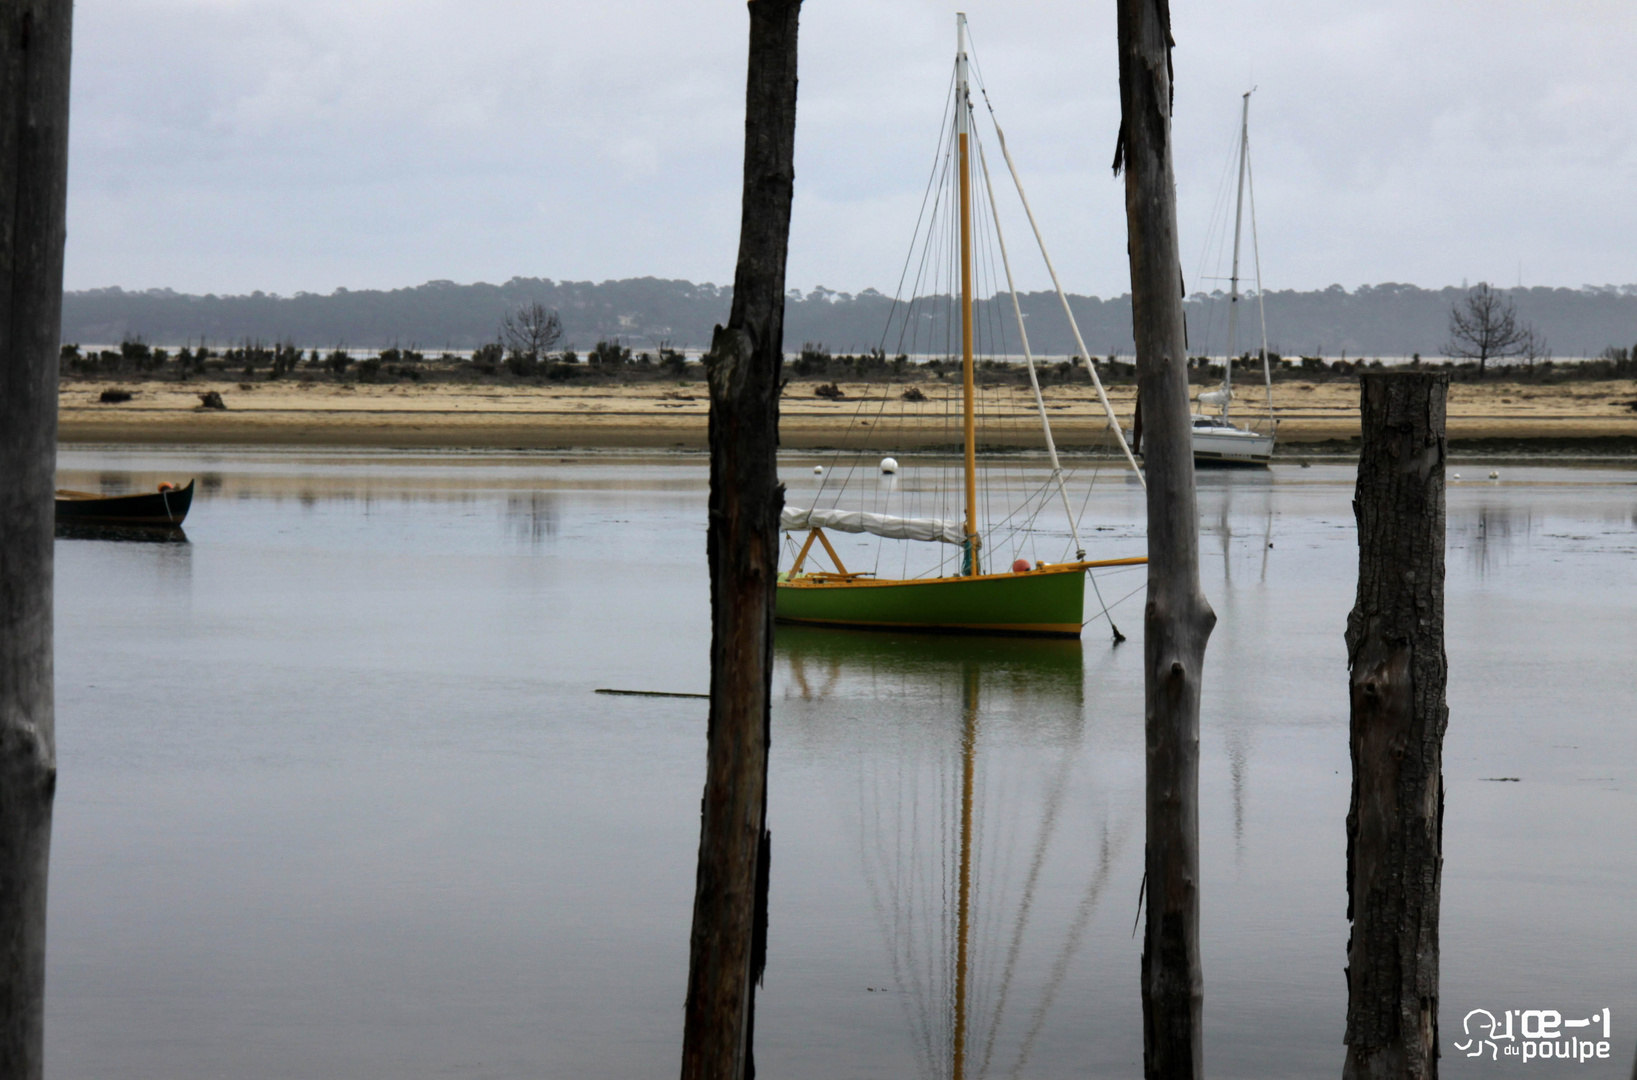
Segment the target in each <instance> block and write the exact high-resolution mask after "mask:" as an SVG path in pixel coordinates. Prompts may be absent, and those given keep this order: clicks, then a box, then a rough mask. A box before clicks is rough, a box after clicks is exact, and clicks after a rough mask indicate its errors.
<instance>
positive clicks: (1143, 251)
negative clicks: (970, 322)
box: [1114, 0, 1216, 1080]
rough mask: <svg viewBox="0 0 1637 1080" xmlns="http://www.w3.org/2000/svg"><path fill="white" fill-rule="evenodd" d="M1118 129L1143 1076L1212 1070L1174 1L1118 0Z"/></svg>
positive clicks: (1203, 617) (1159, 1078)
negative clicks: (1140, 557)
mask: <svg viewBox="0 0 1637 1080" xmlns="http://www.w3.org/2000/svg"><path fill="white" fill-rule="evenodd" d="M1118 13H1119V14H1118V23H1119V25H1118V37H1119V52H1120V137H1119V143H1118V145H1117V147H1116V149H1115V152H1114V169H1115V171H1116V172H1118V171H1119V170H1120V168H1121V167H1122V166H1123V167H1124V169H1125V216H1126V237H1127V250H1128V253H1129V258H1130V262H1131V321H1132V329H1133V331H1134V333H1135V336H1136V342H1137V386H1138V392H1139V393H1140V394H1141V401H1142V406H1141V408H1142V423H1143V453H1144V461H1145V462H1146V464H1147V471H1148V605H1147V607H1146V609H1145V610H1144V612H1143V713H1144V716H1143V728H1144V734H1145V738H1146V743H1147V751H1148V752H1147V848H1146V853H1145V854H1146V858H1145V869H1144V873H1145V875H1146V876H1145V878H1144V881H1145V883H1146V892H1147V896H1148V923H1147V926H1146V928H1145V930H1144V933H1143V951H1142V1013H1143V1075H1144V1076H1145V1077H1147V1078H1148V1080H1199V1077H1201V1076H1202V1075H1203V1074H1204V1028H1203V1024H1202V1012H1203V1004H1204V989H1203V981H1204V980H1203V975H1202V973H1201V968H1200V958H1199V699H1200V692H1201V685H1202V678H1203V676H1204V668H1205V643H1206V641H1207V640H1208V639H1209V638H1210V636H1211V629H1212V627H1214V626H1215V625H1216V613H1215V612H1213V611H1212V610H1211V605H1210V604H1209V603H1208V602H1207V601H1206V599H1205V595H1204V593H1203V592H1201V591H1200V587H1199V505H1198V499H1197V495H1196V489H1195V484H1194V455H1193V445H1192V440H1191V435H1190V431H1191V424H1190V421H1189V419H1188V349H1187V331H1186V328H1185V326H1184V324H1183V315H1182V260H1181V256H1180V254H1179V252H1178V250H1177V202H1176V174H1175V171H1174V166H1173V157H1172V147H1173V141H1172V129H1171V92H1172V67H1171V47H1172V40H1171V10H1170V2H1169V0H1119V2H1118Z"/></svg>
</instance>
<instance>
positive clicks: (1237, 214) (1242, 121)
mask: <svg viewBox="0 0 1637 1080" xmlns="http://www.w3.org/2000/svg"><path fill="white" fill-rule="evenodd" d="M1249 148H1250V91H1249V90H1247V91H1245V99H1244V104H1243V106H1242V107H1241V109H1240V113H1239V192H1238V196H1237V200H1236V202H1235V204H1234V210H1233V273H1232V276H1230V277H1229V278H1228V358H1227V362H1226V363H1224V364H1223V365H1222V389H1223V390H1225V391H1227V394H1226V395H1225V397H1224V399H1223V401H1222V419H1223V421H1226V420H1227V419H1228V408H1229V406H1230V405H1232V404H1233V358H1234V353H1235V351H1236V350H1237V349H1238V346H1239V341H1238V334H1239V233H1240V229H1241V226H1242V225H1243V224H1244V220H1245V157H1246V152H1247V151H1248V150H1249Z"/></svg>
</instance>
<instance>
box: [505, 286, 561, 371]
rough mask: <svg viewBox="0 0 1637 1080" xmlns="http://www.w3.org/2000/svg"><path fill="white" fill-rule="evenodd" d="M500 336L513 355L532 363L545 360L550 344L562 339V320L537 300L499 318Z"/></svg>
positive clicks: (552, 344)
mask: <svg viewBox="0 0 1637 1080" xmlns="http://www.w3.org/2000/svg"><path fill="white" fill-rule="evenodd" d="M500 336H501V338H502V339H503V340H504V341H505V342H506V347H507V348H508V349H510V350H511V352H512V354H513V355H514V356H518V357H521V358H523V359H524V360H526V361H527V362H528V363H529V364H530V365H533V364H536V363H539V362H540V361H541V360H544V359H545V358H546V354H547V353H548V352H550V351H551V348H552V346H554V345H556V344H557V342H559V341H561V340H562V337H563V320H562V319H560V318H558V317H557V313H556V312H555V311H548V310H546V307H545V305H544V304H542V303H540V301H538V300H536V301H534V302H533V303H529V304H524V305H523V306H522V307H520V308H518V309H517V310H515V311H508V312H507V313H506V315H505V317H504V318H502V319H501V320H500Z"/></svg>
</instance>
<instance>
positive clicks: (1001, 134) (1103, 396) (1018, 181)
mask: <svg viewBox="0 0 1637 1080" xmlns="http://www.w3.org/2000/svg"><path fill="white" fill-rule="evenodd" d="M979 90H980V92H982V94H983V103H984V105H985V106H987V107H988V109H989V120H990V122H991V123H993V124H994V125H995V139H996V141H997V142H999V143H1000V154H1001V157H1003V158H1005V159H1006V169H1007V171H1008V172H1010V173H1011V174H1012V183H1013V184H1014V185H1016V187H1017V197H1018V200H1019V201H1020V202H1022V203H1023V212H1024V214H1026V215H1027V216H1028V218H1029V227H1030V228H1031V229H1033V230H1034V238H1035V243H1037V244H1039V245H1040V257H1041V259H1043V260H1044V261H1045V263H1046V272H1047V273H1049V274H1050V275H1051V278H1052V287H1053V288H1055V289H1056V290H1057V298H1058V300H1059V301H1061V302H1062V304H1063V314H1064V315H1066V316H1068V320H1069V329H1070V330H1073V331H1074V343H1075V344H1076V345H1078V346H1079V347H1080V356H1081V358H1082V359H1083V360H1084V361H1085V365H1086V370H1087V371H1089V372H1090V373H1091V381H1092V383H1093V384H1094V385H1095V386H1096V387H1097V397H1098V399H1099V400H1101V401H1102V403H1103V411H1104V412H1105V413H1107V414H1108V427H1109V430H1110V431H1112V432H1114V438H1115V439H1116V440H1117V441H1118V442H1119V444H1120V449H1121V450H1123V451H1125V459H1126V461H1127V462H1129V463H1130V464H1131V471H1132V472H1133V473H1135V474H1136V475H1137V479H1138V480H1139V481H1141V483H1142V486H1143V490H1144V491H1147V490H1148V478H1147V477H1145V476H1143V473H1142V469H1141V468H1139V467H1138V466H1137V459H1136V458H1135V457H1134V456H1132V453H1131V447H1129V446H1127V445H1126V442H1125V433H1124V432H1122V431H1121V430H1120V423H1119V421H1118V420H1116V419H1115V417H1114V406H1112V405H1110V404H1109V403H1108V393H1107V391H1105V390H1104V389H1103V380H1102V377H1101V376H1099V375H1098V374H1097V365H1096V364H1094V363H1092V360H1091V350H1090V349H1088V348H1086V342H1085V339H1083V338H1082V337H1081V336H1080V324H1079V323H1078V322H1076V321H1075V318H1074V312H1073V310H1071V309H1070V307H1069V298H1068V294H1067V293H1065V292H1064V291H1063V283H1062V282H1060V281H1059V280H1058V279H1057V267H1055V266H1053V265H1052V257H1051V255H1050V254H1048V253H1047V251H1046V238H1045V237H1044V236H1042V235H1041V233H1040V225H1039V223H1038V222H1036V221H1035V218H1034V211H1033V210H1031V209H1030V208H1029V197H1028V195H1026V194H1024V192H1023V178H1022V177H1020V176H1019V175H1018V172H1017V166H1016V165H1015V164H1013V162H1012V152H1011V151H1010V150H1008V149H1006V132H1005V131H1003V130H1001V126H1000V118H999V117H998V116H996V115H995V107H994V105H993V104H991V103H990V101H989V92H988V91H987V90H984V89H983V88H982V87H981V86H980V87H979ZM1184 359H1186V358H1184Z"/></svg>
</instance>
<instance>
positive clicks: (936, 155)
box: [881, 67, 955, 345]
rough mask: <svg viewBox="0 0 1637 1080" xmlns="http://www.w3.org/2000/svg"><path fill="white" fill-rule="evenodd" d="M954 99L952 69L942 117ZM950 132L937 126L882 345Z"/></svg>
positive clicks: (901, 293) (883, 331)
mask: <svg viewBox="0 0 1637 1080" xmlns="http://www.w3.org/2000/svg"><path fill="white" fill-rule="evenodd" d="M954 98H955V69H954V68H953V67H952V68H950V70H949V87H948V89H946V90H945V91H944V116H945V117H947V116H948V115H949V111H950V104H951V102H953V101H954ZM951 130H953V129H952V127H951V125H949V124H946V123H942V122H940V123H939V125H938V147H937V149H936V150H934V151H933V154H932V171H931V172H930V173H928V174H927V186H926V189H925V190H923V191H922V192H921V209H920V212H919V213H917V214H916V215H915V231H914V232H913V233H911V234H910V238H909V250H908V251H906V252H905V253H904V266H903V269H902V270H900V271H899V272H898V288H897V290H896V291H895V292H894V293H893V296H892V306H891V307H890V308H888V309H887V323H886V326H885V327H884V328H883V329H882V331H881V343H882V344H883V345H885V344H886V339H887V334H888V333H890V332H891V330H892V316H893V312H895V311H897V310H898V301H899V297H901V296H902V295H903V293H904V278H905V277H907V276H908V275H909V263H910V260H911V259H913V258H914V257H915V241H916V240H917V239H918V238H919V237H920V235H921V221H922V219H923V218H924V217H925V216H926V210H927V199H928V197H929V196H930V195H931V194H932V189H933V185H934V183H935V181H936V180H937V177H938V161H939V159H940V158H941V157H943V155H944V153H945V150H944V138H945V136H946V135H948V134H949V132H950V131H951ZM932 212H933V214H934V216H936V214H937V212H938V211H937V208H936V206H934V208H933V211H932ZM900 344H902V342H900Z"/></svg>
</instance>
